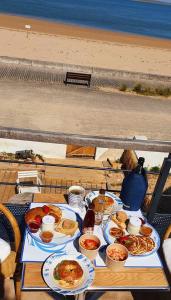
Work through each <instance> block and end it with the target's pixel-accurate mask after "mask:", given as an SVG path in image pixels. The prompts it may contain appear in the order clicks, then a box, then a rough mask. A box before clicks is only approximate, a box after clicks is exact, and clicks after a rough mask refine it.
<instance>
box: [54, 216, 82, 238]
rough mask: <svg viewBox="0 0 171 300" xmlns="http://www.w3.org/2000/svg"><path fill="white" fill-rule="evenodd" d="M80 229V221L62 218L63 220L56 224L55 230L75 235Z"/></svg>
mask: <svg viewBox="0 0 171 300" xmlns="http://www.w3.org/2000/svg"><path fill="white" fill-rule="evenodd" d="M77 229H78V222H76V221H73V220H70V219H62V220H61V222H60V223H59V224H58V225H57V226H56V228H55V230H56V231H57V232H60V233H64V234H66V235H71V236H72V235H74V233H75V232H76V230H77Z"/></svg>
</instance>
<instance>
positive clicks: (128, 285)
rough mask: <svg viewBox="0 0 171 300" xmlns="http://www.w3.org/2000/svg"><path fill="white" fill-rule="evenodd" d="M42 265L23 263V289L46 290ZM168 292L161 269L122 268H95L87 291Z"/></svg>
mask: <svg viewBox="0 0 171 300" xmlns="http://www.w3.org/2000/svg"><path fill="white" fill-rule="evenodd" d="M41 269H42V263H25V270H24V274H23V275H24V276H23V289H33V290H34V289H35V290H36V289H39V290H40V289H41V290H46V289H47V285H46V283H45V282H44V280H43V278H42V275H41ZM139 288H141V289H145V290H146V289H147V290H149V289H155V290H156V289H158V290H163V289H166V290H168V282H167V279H166V277H165V274H164V272H163V269H162V268H127V267H125V268H123V270H121V271H117V272H111V271H110V270H109V269H108V268H95V279H94V281H93V284H92V285H91V287H89V288H88V290H105V289H106V290H134V289H139Z"/></svg>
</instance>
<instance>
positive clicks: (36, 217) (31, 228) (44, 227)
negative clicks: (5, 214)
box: [25, 204, 82, 247]
mask: <svg viewBox="0 0 171 300" xmlns="http://www.w3.org/2000/svg"><path fill="white" fill-rule="evenodd" d="M25 222H26V225H27V229H28V232H29V234H30V235H31V237H32V238H33V239H35V240H36V241H37V242H38V243H42V244H44V245H46V246H47V247H55V246H57V245H62V244H66V243H68V242H71V241H72V240H75V239H76V238H77V237H78V236H79V235H80V234H81V232H80V231H81V225H82V220H81V218H80V217H79V215H78V214H77V213H76V212H75V211H74V210H72V209H71V208H70V207H67V206H66V205H62V204H58V205H55V204H53V205H52V204H42V205H40V206H37V207H33V208H31V209H29V210H28V211H27V212H26V214H25Z"/></svg>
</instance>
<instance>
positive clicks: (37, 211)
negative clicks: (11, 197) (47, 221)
mask: <svg viewBox="0 0 171 300" xmlns="http://www.w3.org/2000/svg"><path fill="white" fill-rule="evenodd" d="M46 215H51V216H53V217H54V218H55V223H59V222H60V220H61V217H62V211H61V209H60V208H59V207H58V206H55V205H43V206H38V207H34V208H31V209H29V210H28V211H27V212H26V214H25V222H26V224H29V223H30V222H33V221H36V222H38V223H41V221H42V218H43V217H44V216H46Z"/></svg>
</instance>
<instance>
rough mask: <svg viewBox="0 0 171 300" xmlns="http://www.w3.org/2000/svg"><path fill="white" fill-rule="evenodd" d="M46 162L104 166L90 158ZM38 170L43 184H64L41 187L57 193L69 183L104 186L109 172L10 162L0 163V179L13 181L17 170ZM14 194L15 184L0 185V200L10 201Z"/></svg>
mask: <svg viewBox="0 0 171 300" xmlns="http://www.w3.org/2000/svg"><path fill="white" fill-rule="evenodd" d="M45 162H47V163H56V164H63V165H77V166H88V167H100V168H104V164H103V162H101V161H95V160H93V159H92V160H91V159H78V158H77V159H72V158H68V159H63V160H62V159H46V160H45ZM22 170H24V171H26V170H39V173H40V177H41V180H42V183H43V184H45V185H58V186H65V187H66V188H63V189H62V188H52V187H45V188H42V193H45V194H46V193H47V194H51V193H52V194H58V193H66V191H67V188H68V187H69V186H71V185H74V184H78V185H82V186H83V187H84V188H86V189H88V190H89V189H90V190H91V189H92V188H93V189H100V188H106V187H107V182H108V178H109V172H108V171H105V170H102V171H101V170H100V171H99V170H89V169H78V168H67V167H53V166H38V167H36V166H33V165H26V164H12V163H0V181H1V182H9V183H12V182H13V183H15V182H16V179H17V172H18V171H22ZM14 195H15V186H12V185H11V186H10V185H0V202H2V203H7V202H10V199H11V197H12V196H14Z"/></svg>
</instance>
